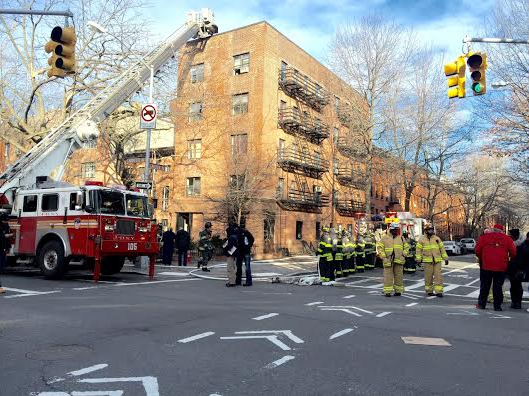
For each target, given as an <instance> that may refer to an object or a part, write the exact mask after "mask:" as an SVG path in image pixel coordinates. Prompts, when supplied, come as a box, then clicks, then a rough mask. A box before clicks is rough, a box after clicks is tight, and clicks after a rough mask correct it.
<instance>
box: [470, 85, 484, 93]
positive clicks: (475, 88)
mask: <svg viewBox="0 0 529 396" xmlns="http://www.w3.org/2000/svg"><path fill="white" fill-rule="evenodd" d="M472 90H473V91H474V92H475V93H480V92H481V91H483V85H481V84H480V83H474V84H472Z"/></svg>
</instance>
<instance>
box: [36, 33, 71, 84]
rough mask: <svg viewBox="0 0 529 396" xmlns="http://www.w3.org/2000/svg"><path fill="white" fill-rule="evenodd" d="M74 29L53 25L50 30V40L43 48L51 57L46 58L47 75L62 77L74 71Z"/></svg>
mask: <svg viewBox="0 0 529 396" xmlns="http://www.w3.org/2000/svg"><path fill="white" fill-rule="evenodd" d="M76 40H77V39H76V35H75V30H74V28H73V27H64V28H63V27H60V26H55V27H54V28H53V30H52V31H51V41H48V42H47V43H46V45H45V47H44V50H45V51H46V52H47V53H48V54H49V53H51V54H52V55H51V57H50V58H49V59H48V65H50V66H51V68H50V70H48V77H53V76H55V77H64V76H66V75H67V74H74V73H75V42H76Z"/></svg>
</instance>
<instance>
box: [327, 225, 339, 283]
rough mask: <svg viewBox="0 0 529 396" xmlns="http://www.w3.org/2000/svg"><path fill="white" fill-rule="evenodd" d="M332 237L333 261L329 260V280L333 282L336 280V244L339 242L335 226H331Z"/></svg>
mask: <svg viewBox="0 0 529 396" xmlns="http://www.w3.org/2000/svg"><path fill="white" fill-rule="evenodd" d="M330 237H331V252H332V254H331V261H329V263H328V264H329V268H328V272H327V274H328V277H329V281H330V282H332V281H334V280H336V260H335V257H336V245H337V244H338V238H337V237H336V230H335V229H334V227H331V233H330Z"/></svg>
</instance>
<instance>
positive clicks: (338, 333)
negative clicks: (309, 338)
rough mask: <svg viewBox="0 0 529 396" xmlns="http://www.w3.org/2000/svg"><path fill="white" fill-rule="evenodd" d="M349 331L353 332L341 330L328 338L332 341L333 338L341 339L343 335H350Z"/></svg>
mask: <svg viewBox="0 0 529 396" xmlns="http://www.w3.org/2000/svg"><path fill="white" fill-rule="evenodd" d="M351 331H354V329H343V330H341V331H339V332H337V333H334V334H333V335H332V336H330V337H329V340H334V339H335V338H338V337H341V336H343V335H344V334H347V333H350V332H351Z"/></svg>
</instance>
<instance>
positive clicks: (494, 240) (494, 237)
mask: <svg viewBox="0 0 529 396" xmlns="http://www.w3.org/2000/svg"><path fill="white" fill-rule="evenodd" d="M476 256H478V259H479V263H480V265H479V267H480V270H479V279H480V287H479V297H478V303H477V305H476V308H478V309H485V306H486V305H487V296H488V294H489V289H490V286H491V284H492V294H493V296H494V310H495V311H501V310H502V309H501V304H502V303H503V289H502V286H503V282H504V281H505V271H507V266H508V263H509V260H512V259H513V258H514V257H515V256H516V247H515V245H514V242H513V240H512V239H511V238H509V237H508V236H507V235H505V234H504V233H503V226H502V225H501V224H495V225H494V227H493V229H492V230H491V232H489V233H487V234H483V235H482V236H480V237H479V239H478V243H477V244H476Z"/></svg>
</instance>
